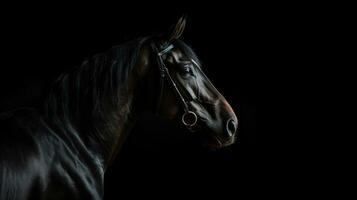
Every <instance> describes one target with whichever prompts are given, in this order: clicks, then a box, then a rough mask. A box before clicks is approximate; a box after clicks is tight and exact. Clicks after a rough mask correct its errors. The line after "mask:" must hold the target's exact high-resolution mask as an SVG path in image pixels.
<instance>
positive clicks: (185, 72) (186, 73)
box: [180, 65, 192, 77]
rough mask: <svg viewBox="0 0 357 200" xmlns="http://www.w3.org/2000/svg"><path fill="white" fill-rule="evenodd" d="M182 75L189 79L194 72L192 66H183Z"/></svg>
mask: <svg viewBox="0 0 357 200" xmlns="http://www.w3.org/2000/svg"><path fill="white" fill-rule="evenodd" d="M180 73H181V75H183V76H185V77H188V76H189V75H191V74H192V70H191V67H190V65H184V66H182V68H181V70H180Z"/></svg>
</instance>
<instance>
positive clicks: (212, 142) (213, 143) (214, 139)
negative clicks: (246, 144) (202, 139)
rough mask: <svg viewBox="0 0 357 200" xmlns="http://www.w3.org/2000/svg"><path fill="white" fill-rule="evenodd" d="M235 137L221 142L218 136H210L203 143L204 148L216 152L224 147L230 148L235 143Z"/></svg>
mask: <svg viewBox="0 0 357 200" xmlns="http://www.w3.org/2000/svg"><path fill="white" fill-rule="evenodd" d="M235 140H236V139H235V136H232V137H231V138H228V139H226V140H223V139H221V138H219V137H218V136H214V135H212V136H211V137H210V138H209V139H208V141H207V142H206V143H205V146H207V147H208V148H210V149H212V150H218V149H221V148H224V147H228V146H231V145H233V144H234V143H235Z"/></svg>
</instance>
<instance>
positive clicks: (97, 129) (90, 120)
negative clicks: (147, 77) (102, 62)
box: [44, 74, 137, 168]
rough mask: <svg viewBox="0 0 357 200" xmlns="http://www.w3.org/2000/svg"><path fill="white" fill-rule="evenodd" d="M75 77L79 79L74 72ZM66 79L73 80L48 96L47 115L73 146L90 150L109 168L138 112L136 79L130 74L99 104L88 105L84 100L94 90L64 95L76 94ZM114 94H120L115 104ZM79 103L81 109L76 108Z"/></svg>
mask: <svg viewBox="0 0 357 200" xmlns="http://www.w3.org/2000/svg"><path fill="white" fill-rule="evenodd" d="M73 77H74V79H75V78H76V76H75V75H74V76H73ZM69 79H71V78H69ZM67 82H70V80H67V81H63V82H62V83H60V84H59V86H58V88H57V89H56V90H55V91H54V92H52V93H51V94H50V95H49V96H48V97H47V99H46V101H45V109H44V110H45V112H44V118H45V120H46V121H47V122H48V124H49V126H50V127H51V128H52V129H53V130H54V132H56V133H57V135H58V136H59V137H61V138H62V139H63V140H64V141H67V142H68V143H69V144H70V145H72V146H71V148H72V149H74V150H75V151H78V152H84V153H87V152H89V156H95V157H96V158H97V159H99V160H101V162H102V165H103V166H104V168H106V167H107V166H108V164H109V163H110V162H111V161H112V160H113V158H114V157H115V155H116V154H117V153H118V150H119V149H120V147H121V145H122V143H123V141H124V140H125V137H126V135H127V133H128V132H129V131H130V127H131V126H132V125H133V123H134V120H135V113H134V111H133V109H132V108H133V101H134V99H135V88H136V85H137V84H136V82H137V81H136V78H135V77H134V76H133V75H132V74H130V75H129V76H128V78H127V80H126V81H125V82H123V83H121V84H120V86H119V87H118V88H117V90H115V91H114V90H113V92H108V93H105V94H103V95H102V96H101V97H100V98H98V101H97V102H96V103H94V104H89V105H87V104H86V102H85V101H84V100H85V99H88V101H89V99H90V98H91V96H92V93H93V92H87V93H83V94H82V97H78V95H77V96H76V95H73V96H68V95H64V94H66V93H68V94H73V93H74V91H73V90H72V89H71V88H68V87H65V85H71V84H67ZM85 84H87V83H86V82H84V85H85ZM90 90H91V89H89V91H90ZM80 95H81V94H80ZM113 96H117V98H115V101H116V102H115V103H113V98H112V97H113ZM80 100H82V101H80ZM94 105H95V107H94ZM76 106H77V107H79V108H78V109H76V110H75V109H73V107H76ZM77 110H81V112H78V111H77ZM83 150H84V151H83ZM87 154H88V153H87Z"/></svg>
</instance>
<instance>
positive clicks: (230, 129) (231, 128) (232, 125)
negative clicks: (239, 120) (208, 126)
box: [226, 118, 237, 137]
mask: <svg viewBox="0 0 357 200" xmlns="http://www.w3.org/2000/svg"><path fill="white" fill-rule="evenodd" d="M236 130H237V124H236V122H235V121H234V119H232V118H231V119H229V120H228V121H227V124H226V131H227V134H228V136H229V137H231V136H233V134H234V133H235V132H236Z"/></svg>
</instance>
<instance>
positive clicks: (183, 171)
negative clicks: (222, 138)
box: [0, 3, 267, 199]
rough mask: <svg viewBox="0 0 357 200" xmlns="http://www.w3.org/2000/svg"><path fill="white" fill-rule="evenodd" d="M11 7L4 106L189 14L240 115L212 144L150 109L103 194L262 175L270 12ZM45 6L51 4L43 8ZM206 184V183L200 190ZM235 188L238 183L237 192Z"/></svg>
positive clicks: (204, 54)
mask: <svg viewBox="0 0 357 200" xmlns="http://www.w3.org/2000/svg"><path fill="white" fill-rule="evenodd" d="M31 6H32V7H31V9H29V8H28V7H27V6H26V5H23V6H21V7H18V6H14V7H9V10H8V11H9V12H6V13H3V14H2V15H3V16H2V18H1V26H2V27H1V32H2V36H1V37H0V40H1V51H2V53H1V64H0V91H1V98H0V111H5V110H9V109H12V108H15V107H18V106H27V105H32V104H37V102H38V99H39V98H41V96H42V95H43V93H44V92H45V91H46V89H47V87H48V85H49V83H50V82H51V80H53V78H55V77H57V76H58V75H59V74H60V73H61V72H62V71H64V70H66V69H68V68H71V67H73V66H75V65H78V64H80V63H81V61H82V60H83V59H84V58H86V57H88V56H91V55H93V54H95V53H98V52H102V51H105V50H106V49H108V48H110V47H111V46H113V45H117V44H121V43H123V42H125V41H128V40H131V39H135V38H137V37H139V36H145V35H148V34H151V33H159V32H162V31H165V30H167V28H169V27H170V26H171V25H172V24H173V23H175V22H176V20H177V19H178V18H179V17H180V16H181V14H182V13H187V14H188V21H187V26H186V31H185V32H184V35H183V38H182V39H183V40H184V41H185V42H186V43H188V44H190V45H191V46H192V47H193V49H194V50H195V51H196V53H197V54H198V56H199V57H200V59H201V60H202V62H203V64H204V65H205V71H206V74H207V76H208V77H209V78H210V79H211V81H212V82H213V83H214V84H215V86H216V87H217V88H218V90H219V91H221V93H222V94H223V95H224V96H225V97H226V99H227V100H228V101H229V102H230V104H231V105H232V107H233V108H234V110H235V111H236V114H237V116H238V119H239V122H240V128H239V136H240V142H239V143H237V144H235V145H233V146H232V147H229V148H226V149H223V150H221V151H215V152H212V151H208V150H207V149H202V148H201V147H198V146H196V145H195V144H194V143H192V142H191V139H190V135H189V133H187V132H185V130H178V129H177V128H176V127H174V126H172V125H171V124H169V123H165V122H163V121H161V120H160V119H157V118H155V117H152V116H149V117H144V118H143V119H142V120H140V121H139V122H138V125H137V126H135V127H134V129H133V132H132V133H131V135H130V136H129V138H128V140H127V142H126V143H125V144H124V146H123V148H122V151H121V152H120V154H119V155H118V158H117V160H116V162H115V163H114V165H113V166H112V167H111V168H109V170H108V172H107V174H106V181H105V186H106V187H105V189H106V199H115V197H121V195H125V194H126V195H131V196H136V195H141V194H144V195H152V197H155V196H157V195H163V194H164V193H162V192H163V191H165V192H167V191H170V192H172V193H171V194H183V195H188V194H189V193H190V192H192V191H194V192H195V193H196V194H198V195H200V193H207V192H211V193H216V194H227V193H230V191H233V193H238V192H239V191H240V190H241V186H242V185H248V186H249V185H250V184H253V183H254V181H255V178H254V177H255V175H256V173H257V172H258V169H259V167H258V166H257V165H256V159H257V158H256V156H257V154H256V98H257V96H256V91H257V88H256V82H257V78H256V74H257V69H258V66H261V65H262V63H264V60H263V59H264V58H262V57H261V56H260V55H261V52H260V51H261V49H262V48H263V47H262V46H263V45H262V44H261V42H260V41H261V40H262V37H264V36H263V35H264V31H265V32H266V31H267V30H263V29H264V28H263V26H262V24H263V23H262V21H263V19H264V16H263V15H264V14H262V13H259V12H257V11H256V10H255V6H254V5H253V6H247V5H241V4H237V5H235V4H233V3H232V4H229V5H210V6H208V5H202V6H200V7H192V6H187V7H185V8H183V7H178V8H176V6H174V5H172V6H165V7H155V6H148V5H141V6H139V5H131V6H129V5H128V6H127V5H119V3H118V4H115V5H104V6H103V5H102V4H101V5H94V6H93V5H92V6H90V8H89V7H87V6H85V5H81V6H74V5H73V6H71V5H66V6H64V5H45V7H42V6H43V5H41V7H37V8H34V7H36V5H31ZM46 6H47V7H46ZM199 188H200V189H199ZM232 189H233V190H232Z"/></svg>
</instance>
